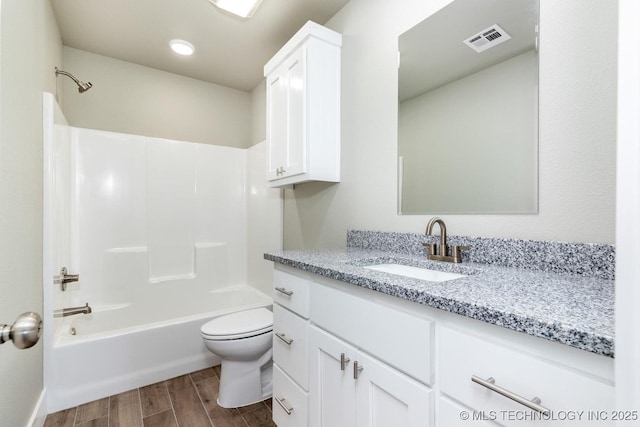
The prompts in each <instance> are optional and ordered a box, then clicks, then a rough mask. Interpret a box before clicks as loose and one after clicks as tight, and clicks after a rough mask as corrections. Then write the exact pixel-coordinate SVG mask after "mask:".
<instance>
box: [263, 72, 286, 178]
mask: <svg viewBox="0 0 640 427" xmlns="http://www.w3.org/2000/svg"><path fill="white" fill-rule="evenodd" d="M267 92H268V93H267V102H268V105H267V116H268V117H267V133H268V136H267V141H268V145H269V147H268V150H267V163H268V164H267V179H270V180H272V179H276V178H278V177H279V176H278V174H277V171H278V169H279V168H280V167H281V166H283V165H284V163H285V162H286V158H287V145H286V141H287V132H288V130H287V76H286V73H284V72H283V71H281V70H278V71H277V72H274V74H273V75H272V76H269V78H268V79H267Z"/></svg>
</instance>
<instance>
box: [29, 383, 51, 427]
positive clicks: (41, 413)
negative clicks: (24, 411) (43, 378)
mask: <svg viewBox="0 0 640 427" xmlns="http://www.w3.org/2000/svg"><path fill="white" fill-rule="evenodd" d="M46 418H47V389H46V388H43V389H42V392H40V398H38V402H37V403H36V406H35V408H33V412H32V413H31V418H29V422H28V423H27V427H42V426H44V421H45V420H46Z"/></svg>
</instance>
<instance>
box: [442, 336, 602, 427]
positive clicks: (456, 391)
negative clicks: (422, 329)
mask: <svg viewBox="0 0 640 427" xmlns="http://www.w3.org/2000/svg"><path fill="white" fill-rule="evenodd" d="M440 351H441V353H440V389H441V391H442V392H443V393H446V394H447V395H449V396H451V397H453V398H455V399H457V400H459V401H460V402H462V403H464V404H465V405H468V406H469V407H470V408H472V409H473V410H476V411H483V413H484V414H485V415H488V416H489V417H491V416H493V415H495V417H496V418H495V421H496V422H498V423H499V424H505V425H518V426H522V425H534V426H546V425H565V423H566V425H575V423H576V420H577V418H573V419H565V420H560V419H553V416H554V415H556V416H557V415H558V414H559V413H572V414H576V413H578V412H579V411H584V414H583V416H584V417H586V416H587V415H586V414H588V411H609V410H611V409H612V408H613V405H614V395H613V387H612V385H610V384H609V383H607V382H606V381H605V380H599V379H598V378H596V377H594V376H591V375H590V374H588V373H585V372H581V371H577V370H576V369H575V368H570V367H567V366H564V365H561V364H559V363H555V362H554V361H553V360H550V359H545V358H543V357H539V356H536V355H533V354H528V353H526V352H524V351H521V350H515V349H513V348H510V347H508V346H506V345H503V344H500V343H497V342H493V341H488V340H486V339H483V338H481V337H479V336H475V335H470V334H467V333H464V332H462V331H458V330H454V329H449V328H446V327H443V328H442V329H441V333H440ZM550 357H553V356H552V355H550ZM474 375H475V376H477V377H478V378H480V379H484V380H486V379H488V378H493V379H494V381H495V382H494V385H495V386H498V387H500V388H502V389H504V390H508V391H509V392H512V393H515V394H516V395H518V396H521V397H522V398H524V399H526V400H532V399H533V398H534V397H537V398H539V399H540V400H541V402H540V405H542V406H543V407H545V408H548V409H549V410H550V411H551V416H552V418H551V419H544V418H543V419H539V418H540V416H538V417H537V418H534V419H533V420H532V419H531V415H538V413H536V412H535V411H533V410H531V409H529V408H528V407H526V406H524V405H523V404H521V403H518V402H516V401H514V400H511V399H509V398H507V397H505V396H503V395H501V394H499V393H497V392H495V391H492V390H490V389H488V388H486V387H484V386H482V385H480V384H477V383H475V382H473V381H472V380H471V378H472V376H474ZM562 411H564V412H562ZM519 415H522V416H525V415H528V416H529V418H527V419H524V420H523V419H517V417H518V416H519ZM514 417H516V419H514ZM520 418H522V417H520ZM583 419H586V418H583ZM598 425H609V424H607V423H606V422H605V423H603V424H598Z"/></svg>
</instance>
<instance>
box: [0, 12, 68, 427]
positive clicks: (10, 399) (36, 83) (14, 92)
mask: <svg viewBox="0 0 640 427" xmlns="http://www.w3.org/2000/svg"><path fill="white" fill-rule="evenodd" d="M0 14H1V15H2V16H1V23H0V31H1V33H0V41H1V49H0V61H1V66H0V77H1V86H0V95H1V106H0V111H1V120H0V200H1V202H0V277H2V279H0V294H1V295H2V298H0V322H3V323H5V322H6V323H9V324H11V323H13V321H14V320H15V318H16V317H17V316H18V315H19V314H20V313H22V312H25V311H37V312H40V313H42V283H43V277H42V137H43V126H42V91H43V90H48V91H50V92H53V91H55V75H54V71H53V70H54V66H55V65H56V64H59V63H61V62H62V41H61V37H60V33H59V31H58V28H57V25H56V22H55V19H54V16H53V12H52V10H51V4H50V3H49V1H47V0H28V1H25V0H3V1H2V5H1V11H0ZM49 279H50V278H49ZM42 349H43V344H42V342H40V343H38V344H37V345H36V346H35V347H33V348H31V349H28V350H18V349H16V348H15V347H14V346H13V344H11V343H7V344H4V345H3V346H2V347H1V348H0V377H1V378H2V386H0V414H2V416H1V417H2V421H1V423H2V425H7V426H24V425H27V424H28V423H29V418H30V416H31V414H32V411H33V409H34V406H35V405H36V403H37V400H38V398H39V397H40V393H41V391H42V384H43V380H42ZM39 421H42V420H39ZM37 422H38V421H36V423H37Z"/></svg>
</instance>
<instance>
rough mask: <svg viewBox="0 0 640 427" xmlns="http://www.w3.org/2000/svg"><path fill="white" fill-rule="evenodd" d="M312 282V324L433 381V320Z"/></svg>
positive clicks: (373, 299)
mask: <svg viewBox="0 0 640 427" xmlns="http://www.w3.org/2000/svg"><path fill="white" fill-rule="evenodd" d="M374 294H375V293H374V292H371V295H370V298H369V296H368V295H367V298H365V297H364V296H359V295H354V294H352V293H349V292H345V291H342V290H338V289H336V288H333V287H330V286H326V285H321V284H314V286H313V287H312V288H311V319H312V321H313V323H314V324H317V325H319V326H321V327H322V328H323V329H325V330H327V331H329V332H331V333H333V334H334V335H336V336H338V337H340V338H342V339H344V340H345V341H347V342H350V343H353V344H354V345H355V346H357V347H358V348H360V349H362V350H364V351H366V352H367V353H369V354H371V355H372V356H375V357H376V358H378V359H381V360H382V361H384V362H386V363H387V364H389V365H391V366H393V367H394V368H396V369H398V370H400V371H403V372H404V373H406V374H407V375H409V376H410V377H412V378H415V379H417V380H418V381H420V382H422V383H424V384H427V385H430V384H432V383H433V358H434V356H433V355H434V348H433V335H434V323H433V321H431V320H429V319H426V318H424V317H420V316H417V315H412V314H408V313H406V312H404V311H401V310H400V309H398V308H395V307H391V306H389V305H386V304H384V303H381V302H380V301H378V300H376V296H375V295H374Z"/></svg>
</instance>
